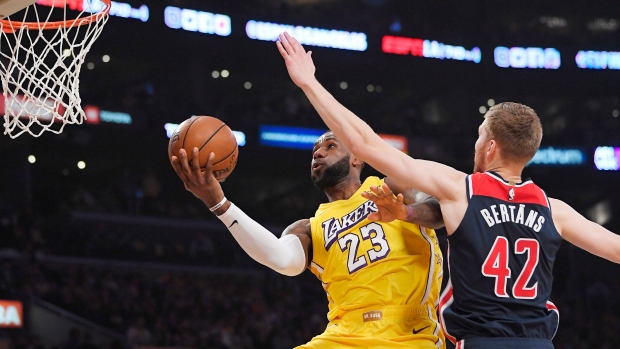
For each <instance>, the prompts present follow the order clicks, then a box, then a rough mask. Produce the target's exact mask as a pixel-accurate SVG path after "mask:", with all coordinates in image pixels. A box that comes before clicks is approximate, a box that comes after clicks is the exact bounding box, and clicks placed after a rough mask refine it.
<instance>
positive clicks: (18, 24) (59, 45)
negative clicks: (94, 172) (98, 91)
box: [0, 0, 112, 138]
mask: <svg viewBox="0 0 620 349" xmlns="http://www.w3.org/2000/svg"><path fill="white" fill-rule="evenodd" d="M12 1H13V3H14V2H18V3H19V2H21V3H22V4H23V6H22V7H21V8H24V9H23V10H22V11H20V12H17V13H16V14H11V15H10V17H9V18H7V19H4V20H0V78H1V79H2V90H3V97H4V98H3V99H2V100H0V110H1V108H2V104H4V134H5V135H6V134H8V135H9V136H10V137H11V138H16V137H18V136H19V135H21V134H22V133H24V132H28V133H29V134H31V135H32V136H34V137H39V136H40V135H41V134H42V133H43V132H44V131H50V132H53V133H57V134H58V133H61V132H62V130H63V128H64V126H65V125H66V124H81V123H82V122H83V121H84V118H85V114H84V111H83V110H82V107H81V99H80V93H79V82H80V79H79V76H80V69H81V67H82V64H83V63H84V59H85V57H86V54H87V53H88V51H90V48H91V46H92V44H93V42H94V41H95V40H96V39H97V38H98V37H99V35H100V34H101V31H102V30H103V26H104V25H105V23H106V22H107V20H108V13H109V11H110V7H111V6H112V4H111V1H110V0H39V1H37V3H36V4H32V5H30V4H31V3H33V2H34V0H12ZM0 2H1V1H0ZM26 4H28V5H27V6H26ZM1 6H2V4H0V17H1V16H2V13H1V10H2V9H1ZM68 12H69V13H68ZM71 13H74V15H71ZM16 17H20V18H21V19H19V20H17V19H16ZM31 127H32V128H31Z"/></svg>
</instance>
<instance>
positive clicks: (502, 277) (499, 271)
mask: <svg viewBox="0 0 620 349" xmlns="http://www.w3.org/2000/svg"><path fill="white" fill-rule="evenodd" d="M464 185H466V186H467V196H468V207H467V210H466V212H465V216H464V217H463V220H462V221H461V223H460V225H459V227H458V228H457V229H456V230H455V231H454V233H453V234H452V235H450V236H449V237H448V243H449V245H448V246H449V249H448V253H447V255H448V256H447V260H448V266H449V270H450V280H449V282H448V286H447V287H446V289H445V290H444V292H443V294H442V296H441V303H440V317H441V319H442V326H444V333H445V335H446V338H448V339H449V340H451V341H453V342H455V341H461V340H466V339H468V338H470V339H473V338H474V337H476V338H480V337H504V338H507V337H510V338H530V339H543V340H549V341H550V340H551V339H552V338H553V336H554V334H555V331H556V330H557V325H558V321H559V319H558V311H557V308H556V307H555V305H553V303H551V302H550V301H549V297H550V294H551V286H552V283H553V274H552V269H553V262H554V259H555V257H554V256H555V254H556V252H557V250H558V248H559V247H560V244H561V241H562V237H561V236H560V234H559V233H558V231H557V230H556V228H555V225H554V224H553V219H552V216H551V207H550V205H549V200H548V199H547V196H546V194H545V193H544V191H543V190H542V189H540V188H539V187H538V186H536V185H535V184H534V183H533V182H532V181H531V180H525V181H523V182H521V183H515V182H509V181H505V180H504V179H503V178H501V177H500V176H499V175H498V174H496V173H493V172H487V173H476V174H473V175H469V176H467V181H466V183H464Z"/></svg>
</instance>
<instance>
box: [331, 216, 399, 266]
mask: <svg viewBox="0 0 620 349" xmlns="http://www.w3.org/2000/svg"><path fill="white" fill-rule="evenodd" d="M359 231H360V235H361V236H362V239H363V240H370V242H371V243H372V248H371V249H369V250H368V251H365V252H364V253H362V254H361V255H360V256H358V250H359V247H360V238H359V235H357V234H356V233H354V232H350V233H347V234H345V235H342V236H341V237H340V238H339V239H338V245H339V246H340V250H341V251H342V252H343V253H344V252H345V251H348V257H347V268H348V269H349V274H352V273H354V272H356V271H358V270H360V269H361V268H363V267H365V266H367V265H368V264H369V263H374V262H376V261H378V260H381V259H383V258H385V257H386V256H387V255H388V253H389V252H390V246H389V245H388V242H387V240H386V239H385V232H384V231H383V227H382V226H381V224H379V223H375V222H373V223H370V224H367V225H365V226H363V227H361V228H359ZM367 256H368V258H366V257H367Z"/></svg>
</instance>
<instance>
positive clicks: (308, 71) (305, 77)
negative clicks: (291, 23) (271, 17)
mask: <svg viewBox="0 0 620 349" xmlns="http://www.w3.org/2000/svg"><path fill="white" fill-rule="evenodd" d="M276 45H277V46H278V50H279V51H280V54H281V55H282V58H284V62H285V63H286V69H287V70H288V74H289V76H290V77H291V80H293V82H294V83H295V85H297V86H299V87H301V88H303V87H304V86H307V85H308V84H309V83H310V82H312V81H313V80H315V77H314V72H315V71H316V68H315V67H314V62H312V57H311V56H312V51H308V52H306V50H305V49H304V47H303V46H301V44H300V43H299V41H297V40H296V39H295V38H294V37H292V36H290V35H289V33H287V32H284V33H282V34H280V40H279V41H277V42H276Z"/></svg>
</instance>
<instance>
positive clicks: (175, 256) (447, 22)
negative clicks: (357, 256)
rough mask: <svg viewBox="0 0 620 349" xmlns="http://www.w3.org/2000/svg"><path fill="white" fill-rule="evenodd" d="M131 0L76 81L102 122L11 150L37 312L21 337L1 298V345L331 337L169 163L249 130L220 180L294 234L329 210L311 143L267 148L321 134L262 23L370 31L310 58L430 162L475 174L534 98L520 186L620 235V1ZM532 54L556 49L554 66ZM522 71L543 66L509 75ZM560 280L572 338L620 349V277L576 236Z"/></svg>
mask: <svg viewBox="0 0 620 349" xmlns="http://www.w3.org/2000/svg"><path fill="white" fill-rule="evenodd" d="M124 1H125V2H117V3H115V5H114V6H116V8H114V9H113V10H115V11H116V12H115V15H114V16H111V18H110V20H109V22H108V24H107V25H106V27H105V29H104V31H103V33H102V35H101V37H100V38H99V39H98V41H97V42H95V44H94V45H93V47H92V50H91V52H90V53H89V54H88V56H87V60H86V62H85V65H84V67H83V70H82V73H81V75H80V78H81V83H80V86H81V88H80V91H81V97H82V101H83V105H85V106H86V105H88V106H94V107H96V108H98V109H99V111H100V112H99V115H100V118H101V120H100V123H99V124H84V125H79V126H78V125H71V126H67V127H66V128H65V130H64V132H63V133H62V134H60V135H54V134H44V135H42V136H41V137H40V138H33V137H31V136H29V135H22V136H20V137H19V138H17V139H10V138H9V137H8V136H3V137H2V138H0V154H1V155H2V160H3V164H2V171H0V179H1V180H2V183H3V185H2V186H1V187H0V192H1V196H0V200H1V201H0V223H1V224H0V229H1V230H0V232H1V235H0V236H1V239H2V242H1V244H0V249H1V252H0V254H1V259H2V267H1V270H0V292H1V294H0V296H1V297H0V298H1V299H3V300H13V301H18V302H20V304H22V305H23V312H21V313H19V315H20V316H19V319H20V321H19V326H18V325H16V322H15V318H14V314H15V308H11V307H14V305H15V304H16V303H1V304H0V306H1V307H2V309H1V310H2V311H0V322H2V324H0V326H3V327H4V328H2V329H1V330H0V338H1V339H0V348H15V349H17V348H45V349H49V348H136V347H167V348H172V347H175V348H278V349H279V348H291V347H293V346H295V345H298V344H302V343H305V342H306V341H308V340H309V339H310V338H311V337H312V336H313V335H316V334H319V333H321V332H322V330H323V328H324V326H325V324H326V312H327V304H326V300H325V294H324V292H323V291H322V288H321V285H320V283H319V282H318V281H317V280H316V279H315V278H314V277H313V276H312V275H310V273H308V272H305V273H304V274H302V275H301V276H298V277H292V278H290V277H284V276H280V275H279V274H276V273H274V272H272V271H270V270H269V269H267V268H265V267H263V266H261V265H259V264H257V263H255V262H254V261H252V260H251V259H250V258H249V257H247V256H246V255H245V253H244V252H243V251H242V250H241V248H240V247H238V245H237V244H236V243H235V241H234V240H233V239H232V238H231V237H230V236H229V233H228V232H227V231H226V230H225V229H224V227H223V226H221V224H220V223H219V221H217V219H215V218H214V217H213V216H212V215H211V214H210V213H209V212H208V211H207V210H206V208H205V207H204V206H203V205H202V204H201V202H199V201H198V200H197V199H195V198H194V197H193V196H192V195H191V194H190V193H188V192H186V191H185V190H184V188H183V185H182V183H181V181H180V180H179V179H178V178H177V177H176V175H175V173H174V171H173V170H172V168H171V167H170V164H169V162H168V157H167V145H168V138H167V134H166V129H165V124H167V123H172V124H174V123H176V124H178V123H180V122H182V121H183V120H185V119H186V118H188V117H190V116H192V115H211V116H215V117H217V118H220V119H222V120H224V121H225V122H226V123H227V124H228V125H229V126H230V127H231V128H232V129H233V130H235V131H240V132H243V133H244V135H245V145H244V146H242V147H241V148H240V150H239V163H238V166H237V168H236V169H235V170H234V172H233V174H232V175H231V176H230V177H229V178H228V179H227V180H226V182H225V183H224V184H223V188H224V191H225V193H226V196H227V197H228V198H229V199H230V200H231V201H234V202H235V203H236V204H237V205H238V206H240V207H241V208H242V209H243V210H244V211H245V212H247V213H248V214H249V215H250V216H252V217H253V218H255V219H256V220H257V221H259V222H260V223H262V224H264V225H265V226H267V227H269V228H270V230H272V231H273V232H274V233H276V234H279V232H280V231H281V230H282V229H283V228H284V227H285V226H286V225H288V224H289V223H291V222H293V221H295V220H297V219H300V218H306V217H309V216H311V215H313V213H314V210H315V209H316V207H317V205H318V204H319V203H321V202H324V201H325V200H326V198H325V196H324V195H323V194H322V193H321V192H319V191H318V190H317V189H315V188H314V187H313V186H312V183H311V181H310V178H309V169H310V166H309V165H310V160H311V154H310V151H309V150H307V149H306V150H304V149H290V148H280V147H274V146H268V145H265V144H264V141H261V137H260V134H259V130H261V127H264V126H265V125H270V126H278V125H279V126H293V127H304V128H311V129H320V130H324V129H325V126H324V124H323V123H322V121H321V120H320V118H319V117H318V115H317V114H316V112H315V111H314V110H313V108H312V107H311V105H310V104H309V102H308V101H307V99H306V98H305V96H304V95H303V93H301V91H300V90H299V89H298V88H297V87H295V86H294V85H293V84H292V82H291V81H290V79H289V77H288V75H287V72H286V69H285V66H284V64H283V62H282V59H281V57H280V56H279V53H278V52H277V49H276V46H275V43H274V42H272V41H264V40H256V39H251V38H250V36H251V35H250V34H251V33H252V35H257V34H256V32H252V31H251V29H248V30H246V28H249V26H248V25H247V24H248V22H249V21H254V23H256V22H263V23H271V25H272V27H274V26H275V24H289V25H293V26H303V27H312V28H319V29H320V28H322V29H329V30H332V29H333V30H340V31H348V32H355V33H364V34H365V36H366V40H365V42H366V44H367V47H365V50H361V51H358V50H347V49H338V48H327V47H318V46H306V48H307V49H309V50H312V51H313V58H314V61H315V64H316V66H317V77H318V79H319V81H321V82H322V83H323V84H324V85H325V86H326V88H327V89H328V90H329V91H330V92H331V93H333V94H334V96H335V97H336V98H337V99H338V100H339V101H341V102H342V103H343V104H344V105H345V106H347V107H348V108H350V109H351V110H352V111H353V112H355V113H356V114H358V115H359V116H360V117H361V118H363V119H364V120H365V121H366V122H368V123H369V124H370V125H371V126H372V127H373V128H374V129H375V130H376V131H377V132H379V133H382V134H390V135H395V136H397V137H400V138H398V139H400V140H401V141H402V140H403V139H404V140H406V141H407V145H408V153H409V154H410V155H412V156H414V157H420V158H426V159H430V160H436V161H440V162H443V163H446V164H449V165H451V166H454V167H455V168H457V169H459V170H462V171H470V170H471V168H472V166H473V161H472V160H473V145H474V142H475V140H476V138H477V127H478V125H479V123H480V122H481V120H482V113H483V112H484V110H485V109H486V108H488V107H489V106H490V105H491V104H493V103H499V102H504V101H516V102H521V103H525V104H527V105H529V106H531V107H533V108H534V109H535V110H536V111H537V112H538V114H539V116H540V118H541V120H542V122H543V126H544V138H543V144H542V148H541V149H545V150H546V153H543V154H542V155H541V157H540V158H539V159H540V161H539V163H537V164H532V165H530V166H528V167H527V168H526V171H525V175H526V176H531V177H532V178H533V179H534V180H535V181H536V183H537V184H539V185H540V186H541V187H543V188H545V190H546V192H547V194H548V195H549V196H552V197H555V198H558V199H561V200H564V201H566V202H568V203H570V204H571V205H573V207H575V208H576V209H577V210H578V211H579V212H581V213H582V214H584V215H586V216H587V217H588V218H590V219H592V220H595V221H597V222H600V223H601V224H603V225H604V226H605V227H607V228H608V229H610V230H612V231H614V232H619V231H620V219H619V217H620V216H619V214H618V212H620V199H619V198H618V192H620V172H618V171H614V170H599V169H598V168H597V167H599V168H615V169H618V161H620V150H616V151H615V154H616V155H615V157H614V155H613V150H610V149H611V148H599V147H620V116H619V115H620V94H619V92H618V91H620V90H619V87H620V86H619V81H620V70H619V68H620V53H614V52H618V51H620V34H619V26H620V2H618V1H611V0H609V1H591V2H587V3H585V2H576V1H575V2H573V1H563V2H559V1H554V2H551V1H549V2H535V1H521V2H506V1H488V0H486V1H475V2H474V1H442V2H437V1H434V2H431V1H405V0H401V1H397V0H363V1H361V0H360V1H353V0H288V1H285V0H257V1H245V0H244V1H226V0H213V1H198V0H196V1H189V0H165V1H157V2H156V1H136V0H124ZM128 7H129V9H131V11H129V12H127V11H126V10H127V8H128ZM169 7H172V8H173V9H172V10H170V8H169ZM167 8H168V9H167ZM174 8H176V9H178V11H177V10H175V9H174ZM121 9H124V10H125V12H123V11H121ZM145 9H148V12H147V11H146V10H145ZM182 9H189V10H195V11H200V12H204V13H208V14H210V15H214V14H219V15H225V16H228V18H229V19H230V34H229V35H218V34H217V33H214V31H215V29H214V27H213V26H211V27H209V25H208V23H202V24H199V25H201V26H200V28H201V30H202V31H205V32H204V33H203V32H200V31H197V30H198V29H197V28H198V24H196V23H195V22H191V21H188V22H183V21H181V20H179V19H178V18H175V17H174V15H175V13H180V12H181V10H182ZM167 11H172V12H167ZM175 11H176V12H175ZM192 13H194V15H196V18H198V15H197V12H192ZM132 14H133V15H132ZM147 14H148V19H147V16H146V15H147ZM166 14H167V15H166ZM132 16H133V17H138V18H132ZM125 17H128V18H125ZM209 18H214V17H209ZM218 18H219V20H220V21H221V18H222V17H218ZM145 19H146V21H145ZM166 23H168V25H167V24H166ZM217 23H219V24H220V25H223V26H224V27H219V29H217V30H219V31H220V32H219V34H222V33H225V32H226V30H225V29H226V28H225V26H226V22H225V21H224V23H223V24H222V23H221V22H217ZM265 25H266V24H265ZM170 26H172V27H173V28H171V27H170ZM175 27H176V28H175ZM188 28H189V29H190V30H186V29H188ZM192 28H193V29H192ZM222 28H223V29H222ZM192 30H194V31H192ZM222 30H224V31H222ZM209 31H211V33H209ZM263 34H265V33H263ZM261 35H262V34H261ZM265 35H266V34H265ZM385 36H391V37H397V39H396V40H397V41H398V42H399V45H400V46H399V47H401V49H402V47H403V45H404V47H405V52H404V53H405V54H394V53H389V52H384V51H394V48H393V47H392V49H390V48H389V47H387V46H386V45H384V43H385V41H384V40H385V39H384V37H385ZM411 39H421V40H428V41H429V43H430V42H432V41H436V42H437V43H443V44H445V45H451V46H453V47H456V46H461V47H462V48H463V49H464V50H466V51H468V52H470V56H468V57H470V58H472V57H475V50H474V48H475V47H477V48H478V49H479V52H480V56H479V57H480V61H479V62H478V63H477V62H474V61H472V60H465V59H450V58H445V57H444V58H443V59H439V58H433V57H428V56H429V55H432V54H429V52H426V53H425V52H422V51H419V50H418V51H416V50H415V48H414V47H417V48H419V47H420V46H419V45H418V44H420V42H421V41H416V40H411ZM337 43H338V42H336V44H337ZM332 44H333V43H332ZM334 45H335V44H334ZM407 45H410V47H409V49H406V47H407ZM415 45H418V46H415ZM445 45H444V46H443V49H444V50H445V49H446V46H445ZM388 46H389V45H388ZM429 47H430V46H429ZM497 47H506V48H507V49H506V50H503V51H502V49H496V48H497ZM519 47H521V48H523V49H519ZM528 47H529V48H541V49H542V50H539V51H535V52H547V53H548V54H550V55H551V56H548V57H547V58H548V59H545V60H543V61H542V62H543V63H542V64H541V65H540V67H538V63H540V62H539V61H537V60H536V59H534V58H529V57H530V56H528V53H527V52H534V51H532V50H530V51H527V49H526V48H528ZM510 48H516V49H513V50H509V49H510ZM545 49H547V51H544V50H545ZM550 49H553V50H550ZM407 50H409V51H407ZM411 50H413V51H411ZM590 51H597V52H590ZM412 52H413V53H412ZM437 52H440V51H435V53H437ZM441 52H444V53H445V51H441ZM506 52H507V54H506V55H503V54H504V53H506ZM524 52H525V53H524ZM549 52H550V53H549ZM555 52H557V55H559V57H560V61H559V62H560V65H559V67H558V66H557V62H558V61H557V59H555V58H556V56H555V55H556V53H555ZM600 52H608V53H609V54H606V56H605V57H607V58H606V60H602V58H601V57H603V54H602V53H600ZM401 53H402V52H401ZM425 55H426V57H425ZM511 55H512V56H511ZM104 56H107V58H104ZM460 57H461V58H463V57H465V56H460ZM549 57H550V58H549ZM108 58H109V59H108ZM472 59H473V58H472ZM105 60H107V62H105ZM523 64H525V65H526V66H528V65H530V66H532V68H513V67H502V66H506V65H513V66H519V65H523ZM535 66H536V67H537V68H534V67H535ZM547 68H549V69H547ZM553 68H557V69H553ZM588 68H598V69H588ZM224 70H225V71H226V72H224ZM225 75H226V77H224V76H225ZM248 83H249V84H248ZM345 87H346V88H345ZM483 108H485V109H483ZM90 110H94V109H92V108H91V109H90ZM106 113H107V114H106ZM104 114H105V115H107V119H106V117H104ZM128 117H129V119H128ZM104 119H105V120H104ZM128 120H130V121H131V122H130V123H127V121H128ZM106 121H107V122H106ZM110 121H112V122H110ZM119 122H121V123H119ZM263 130H264V129H263ZM551 148H552V149H551ZM597 149H598V151H599V152H598V153H597V157H596V158H595V152H596V151H597ZM617 149H618V148H617ZM610 151H611V153H610ZM30 155H33V156H34V157H35V158H36V161H34V163H32V161H33V159H32V158H30V160H29V156H30ZM78 161H84V163H85V165H86V166H85V168H84V169H79V168H78V166H77V164H78ZM614 161H615V162H614ZM364 175H365V176H366V175H378V174H377V173H376V172H375V171H374V170H373V169H371V168H367V169H366V170H365V173H364ZM440 236H441V238H442V244H443V243H444V242H445V232H443V231H440ZM554 274H555V281H554V291H553V301H554V302H555V303H556V305H557V306H558V307H559V309H560V314H561V315H560V329H559V331H558V333H557V335H556V337H555V339H554V343H555V345H556V347H557V348H561V349H564V348H612V347H617V346H618V345H620V335H619V333H620V331H618V329H619V328H620V318H619V315H618V313H619V311H620V301H619V300H618V294H620V267H618V266H617V265H614V264H612V263H610V262H607V261H604V260H602V259H600V258H598V257H594V256H592V255H589V254H587V253H585V252H583V251H581V250H579V249H577V248H575V247H574V246H572V245H570V244H569V243H566V242H565V243H564V244H563V247H562V249H561V251H560V253H559V255H558V257H557V261H556V264H555V270H554ZM446 279H447V274H446ZM9 314H12V315H11V316H9Z"/></svg>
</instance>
